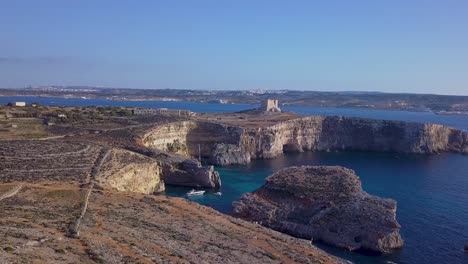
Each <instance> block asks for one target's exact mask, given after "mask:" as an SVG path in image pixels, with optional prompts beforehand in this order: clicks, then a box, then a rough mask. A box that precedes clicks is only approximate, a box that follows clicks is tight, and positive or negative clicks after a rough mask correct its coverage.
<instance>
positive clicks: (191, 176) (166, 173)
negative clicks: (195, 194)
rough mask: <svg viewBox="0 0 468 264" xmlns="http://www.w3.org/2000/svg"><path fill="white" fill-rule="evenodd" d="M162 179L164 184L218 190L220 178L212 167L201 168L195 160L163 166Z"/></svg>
mask: <svg viewBox="0 0 468 264" xmlns="http://www.w3.org/2000/svg"><path fill="white" fill-rule="evenodd" d="M162 178H163V179H164V182H165V183H166V184H170V185H178V186H190V187H205V188H217V189H218V188H220V187H221V178H220V177H219V173H218V172H217V171H215V170H214V167H213V166H202V165H201V164H200V162H198V161H197V160H191V159H187V160H184V161H182V162H180V163H175V164H169V163H165V164H163V169H162Z"/></svg>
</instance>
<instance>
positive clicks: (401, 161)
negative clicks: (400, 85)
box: [0, 97, 468, 264]
mask: <svg viewBox="0 0 468 264" xmlns="http://www.w3.org/2000/svg"><path fill="white" fill-rule="evenodd" d="M9 101H26V102H33V101H35V102H39V103H41V104H45V105H66V106H88V105H112V106H140V107H165V108H174V109H189V110H192V111H195V112H234V111H240V110H245V109H249V108H251V107H252V106H251V105H232V104H208V103H194V102H149V101H111V100H103V99H59V98H37V97H27V98H25V97H0V103H7V102H9ZM285 109H286V110H290V111H295V112H298V113H302V114H321V115H345V116H357V117H366V118H376V119H389V120H403V121H414V122H431V123H439V124H444V125H449V126H452V127H457V128H461V129H465V130H468V116H458V115H435V114H433V113H429V112H405V111H386V110H362V109H345V108H321V107H285ZM293 165H341V166H345V167H349V168H351V169H353V170H355V171H356V173H357V175H359V176H360V178H361V180H362V184H363V188H364V190H365V191H367V192H369V193H371V194H374V195H378V196H381V197H386V198H392V199H395V200H396V201H398V209H397V219H398V221H399V222H400V224H401V226H402V229H401V233H402V236H403V239H404V240H405V245H404V247H403V248H402V249H401V250H398V251H396V252H394V253H392V254H384V255H366V254H363V253H354V252H347V251H344V250H340V249H336V248H333V247H329V246H326V245H323V244H318V246H319V247H321V248H323V249H324V250H326V251H328V252H330V253H332V254H334V255H337V256H340V257H342V258H345V259H348V260H351V261H353V262H355V263H421V264H422V263H447V264H452V263H468V253H464V252H463V245H464V244H465V243H468V156H463V155H458V154H440V155H402V154H395V153H368V152H305V153H295V154H287V155H284V156H281V157H277V158H275V159H271V160H257V161H252V162H251V163H250V164H249V165H246V166H228V167H223V168H217V169H218V171H219V172H220V174H221V177H222V182H223V186H222V190H221V191H222V193H223V195H222V196H216V195H213V194H209V193H208V194H206V195H204V196H202V197H198V198H190V199H192V200H194V201H196V202H199V203H201V204H204V205H207V206H210V207H213V208H214V209H216V210H218V211H221V212H223V213H229V212H230V210H231V203H232V202H233V201H234V200H236V199H238V198H239V197H240V196H241V195H242V194H243V193H245V192H250V191H253V190H255V189H256V188H258V187H260V186H261V185H262V184H263V181H264V179H265V177H266V176H268V175H269V174H271V173H272V172H274V171H276V170H279V169H281V168H284V167H287V166H293ZM188 190H189V188H180V187H170V186H168V187H167V192H166V194H167V195H170V196H180V197H183V196H184V194H185V193H186V192H187V191H188Z"/></svg>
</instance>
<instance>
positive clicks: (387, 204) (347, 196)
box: [233, 166, 403, 252]
mask: <svg viewBox="0 0 468 264" xmlns="http://www.w3.org/2000/svg"><path fill="white" fill-rule="evenodd" d="M396 205H397V204H396V201H394V200H392V199H383V198H380V197H376V196H373V195H370V194H368V193H366V192H365V191H363V189H362V187H361V181H360V180H359V177H358V176H356V174H355V173H354V171H352V170H350V169H347V168H344V167H339V166H331V167H327V166H302V167H290V168H286V169H283V170H280V171H278V172H276V173H274V174H273V175H271V176H269V177H268V178H267V179H266V182H265V184H264V185H263V186H262V187H260V188H259V189H257V190H256V191H254V192H253V193H248V194H245V195H243V196H242V197H241V199H240V200H239V201H236V202H234V204H233V206H234V209H233V214H234V215H235V216H237V217H240V218H243V219H245V220H249V221H256V222H259V223H260V224H262V225H264V226H267V227H270V228H272V229H275V230H277V231H280V232H284V233H287V234H290V235H292V236H296V237H299V238H305V239H312V240H321V241H323V242H325V243H327V244H330V245H333V246H337V247H341V248H346V249H349V250H357V249H366V250H371V251H377V252H389V251H391V250H392V249H395V248H399V247H401V246H403V239H402V238H401V236H400V225H399V224H398V222H397V220H396Z"/></svg>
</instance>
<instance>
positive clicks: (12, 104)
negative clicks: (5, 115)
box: [8, 102, 26, 106]
mask: <svg viewBox="0 0 468 264" xmlns="http://www.w3.org/2000/svg"><path fill="white" fill-rule="evenodd" d="M8 105H11V106H26V102H11V103H9V104H8Z"/></svg>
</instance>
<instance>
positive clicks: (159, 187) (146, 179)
mask: <svg viewBox="0 0 468 264" xmlns="http://www.w3.org/2000/svg"><path fill="white" fill-rule="evenodd" d="M94 180H95V181H96V183H97V184H98V185H100V186H102V187H107V188H113V189H116V190H119V191H127V192H138V193H145V194H151V193H155V192H162V191H164V189H165V186H164V181H162V180H161V167H160V166H159V165H158V163H157V162H156V161H155V160H153V159H151V158H148V157H145V156H143V155H141V154H137V153H133V152H130V151H126V150H120V149H111V150H110V151H109V153H107V155H106V157H104V160H103V164H102V166H101V168H100V170H99V172H98V173H97V175H96V177H95V179H94Z"/></svg>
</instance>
